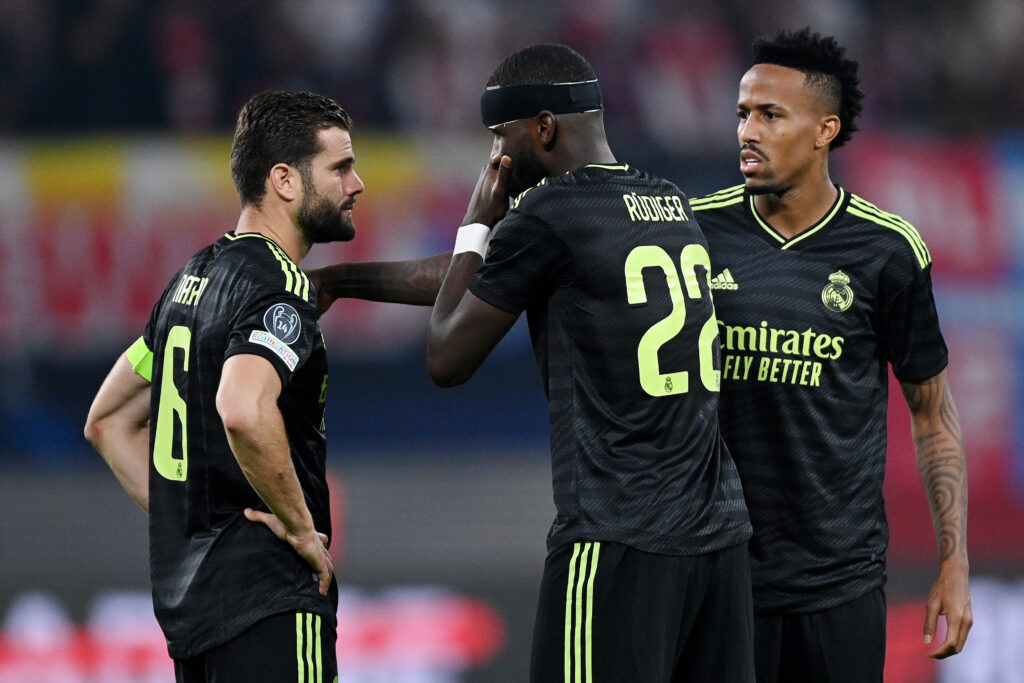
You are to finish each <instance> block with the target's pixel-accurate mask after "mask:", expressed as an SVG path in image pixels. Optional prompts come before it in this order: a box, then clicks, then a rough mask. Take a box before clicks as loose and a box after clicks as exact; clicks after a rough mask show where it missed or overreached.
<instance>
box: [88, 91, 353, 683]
mask: <svg viewBox="0 0 1024 683" xmlns="http://www.w3.org/2000/svg"><path fill="white" fill-rule="evenodd" d="M350 128H351V121H350V118H349V116H348V114H347V113H346V112H345V111H344V110H343V109H342V108H341V107H339V106H338V105H337V104H336V103H335V102H333V101H332V100H330V99H328V98H325V97H321V96H319V95H315V94H312V93H304V92H290V91H282V92H266V93H263V94H260V95H257V96H255V97H254V98H252V99H251V100H250V101H249V102H248V103H247V104H246V105H245V106H244V107H243V108H242V111H241V113H240V114H239V117H238V123H237V127H236V129H235V137H234V141H233V144H232V148H231V173H232V178H233V179H234V183H235V188H236V189H237V190H238V193H239V196H240V197H241V201H242V211H241V215H240V217H239V220H238V224H237V226H236V227H235V230H234V231H233V232H229V233H227V234H226V235H224V236H223V237H221V238H220V239H218V240H217V241H216V242H214V243H213V244H212V245H210V246H208V247H206V248H205V249H203V250H201V251H199V252H198V253H197V254H196V255H195V256H193V257H192V258H191V260H189V261H188V263H186V264H185V267H184V268H183V269H182V270H181V271H180V272H179V273H178V274H177V275H175V276H174V278H172V280H171V281H170V283H169V284H168V286H167V288H166V290H165V291H164V294H163V296H162V297H161V298H160V300H159V301H158V302H157V304H156V305H155V306H154V308H153V312H152V315H151V317H150V321H149V323H148V325H147V326H146V328H145V332H144V333H143V335H142V337H141V338H140V339H139V340H138V341H137V342H135V343H134V344H133V345H132V346H131V347H130V348H129V349H128V351H127V352H126V353H125V354H124V355H122V356H121V357H120V358H119V359H118V360H117V362H116V363H115V364H114V367H113V369H112V370H111V372H110V374H109V375H108V377H107V379H106V380H105V381H104V383H103V385H102V386H101V387H100V390H99V392H98V393H97V395H96V398H95V400H94V402H93V405H92V408H91V409H90V411H89V417H88V419H87V423H86V437H87V438H88V439H89V441H91V442H92V443H93V445H94V446H95V447H96V448H97V450H98V451H99V452H100V453H101V454H102V455H103V457H104V459H105V460H106V461H107V462H108V464H109V465H110V467H111V468H112V469H113V471H114V473H115V474H116V475H117V477H118V479H119V480H120V481H121V483H122V484H123V485H124V487H125V489H127V491H128V493H129V494H130V495H131V496H132V498H134V499H135V501H136V502H137V503H138V504H139V505H140V506H141V507H142V508H143V509H144V510H147V511H148V512H149V521H150V569H151V574H152V581H153V600H154V608H155V612H156V616H157V620H158V621H159V622H160V625H161V627H162V628H163V631H164V634H165V635H166V638H167V648H168V651H169V653H170V655H171V657H172V658H173V659H174V667H175V675H176V678H177V681H179V683H192V682H201V681H225V680H227V681H248V680H252V681H257V680H259V681H271V680H272V681H331V680H335V676H336V674H337V664H336V654H335V641H336V612H337V586H336V584H335V583H334V582H333V581H332V573H333V568H332V566H331V560H330V557H329V555H328V552H327V544H328V543H329V539H330V534H331V520H330V515H329V505H328V490H327V482H326V479H325V466H326V449H325V438H324V426H323V415H324V399H325V394H326V391H327V357H326V353H325V351H324V342H323V337H322V335H321V333H320V329H319V327H318V325H317V323H316V317H315V313H316V304H317V299H316V292H315V290H314V288H313V287H311V286H310V282H309V280H308V279H307V277H306V276H305V275H304V274H303V273H302V271H301V270H299V265H298V264H299V263H300V262H301V261H302V259H303V257H304V256H305V255H306V254H307V253H308V252H309V250H310V248H311V246H312V245H313V244H314V243H317V242H329V241H334V240H350V239H352V237H353V236H354V235H355V228H354V226H353V222H352V215H351V214H352V207H353V204H354V203H355V196H356V195H357V194H359V193H360V192H362V191H363V184H362V181H361V180H360V179H359V177H358V175H356V172H355V169H354V163H355V156H354V153H353V147H352V139H351V137H350V133H349V130H350Z"/></svg>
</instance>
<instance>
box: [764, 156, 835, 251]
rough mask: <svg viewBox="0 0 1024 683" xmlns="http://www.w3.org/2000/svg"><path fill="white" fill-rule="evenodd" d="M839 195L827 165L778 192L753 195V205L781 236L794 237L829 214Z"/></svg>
mask: <svg viewBox="0 0 1024 683" xmlns="http://www.w3.org/2000/svg"><path fill="white" fill-rule="evenodd" d="M838 195H839V190H837V189H836V186H835V185H833V184H832V180H831V179H830V178H829V175H828V168H827V167H825V168H824V169H823V172H822V173H820V174H815V176H814V178H813V179H808V180H807V181H806V182H801V183H797V184H795V185H794V186H792V187H790V188H789V189H788V190H786V191H785V192H783V193H781V194H774V193H769V194H759V195H754V206H755V207H756V208H757V212H758V213H759V214H761V217H762V218H764V219H765V220H766V221H768V222H769V223H770V224H771V226H772V227H773V228H775V229H776V230H777V231H778V232H779V234H780V235H782V236H783V237H786V238H787V239H788V238H791V237H796V236H797V235H799V234H800V233H802V232H804V231H805V230H808V229H809V228H811V227H813V226H814V225H815V224H816V223H817V222H818V221H820V220H821V219H822V217H823V216H824V215H825V214H826V213H828V210H829V209H830V208H832V205H833V204H834V203H835V201H836V197H837V196H838Z"/></svg>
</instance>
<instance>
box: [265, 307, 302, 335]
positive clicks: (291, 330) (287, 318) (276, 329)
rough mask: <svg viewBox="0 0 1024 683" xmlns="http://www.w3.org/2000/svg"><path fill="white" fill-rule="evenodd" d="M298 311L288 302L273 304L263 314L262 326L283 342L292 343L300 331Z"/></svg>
mask: <svg viewBox="0 0 1024 683" xmlns="http://www.w3.org/2000/svg"><path fill="white" fill-rule="evenodd" d="M300 323H301V320H300V318H299V314H298V312H297V311H296V310H295V309H294V308H293V307H292V306H291V305H289V304H274V305H273V306H271V307H270V308H268V309H267V312H266V313H264V314H263V326H264V327H265V328H267V331H268V332H270V333H271V334H273V335H274V336H275V337H277V338H278V339H279V340H280V341H281V342H283V343H284V344H292V343H294V342H295V341H296V340H298V338H299V333H300V332H301V331H302V326H301V324H300Z"/></svg>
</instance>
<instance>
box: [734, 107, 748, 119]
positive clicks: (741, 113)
mask: <svg viewBox="0 0 1024 683" xmlns="http://www.w3.org/2000/svg"><path fill="white" fill-rule="evenodd" d="M736 117H737V118H738V119H739V120H740V121H746V120H747V119H748V118H750V114H749V113H748V112H745V111H743V110H742V109H741V110H739V111H737V112H736Z"/></svg>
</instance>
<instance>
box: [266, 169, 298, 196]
mask: <svg viewBox="0 0 1024 683" xmlns="http://www.w3.org/2000/svg"><path fill="white" fill-rule="evenodd" d="M267 182H269V183H270V188H271V189H272V190H273V191H274V193H275V194H276V195H277V196H278V197H280V198H281V199H283V200H284V201H286V202H290V201H294V200H296V199H298V198H299V194H300V193H301V192H302V178H301V176H300V175H299V171H298V169H297V168H293V167H291V166H289V165H288V164H275V165H274V167H273V168H271V169H270V174H269V175H268V177H267Z"/></svg>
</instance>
